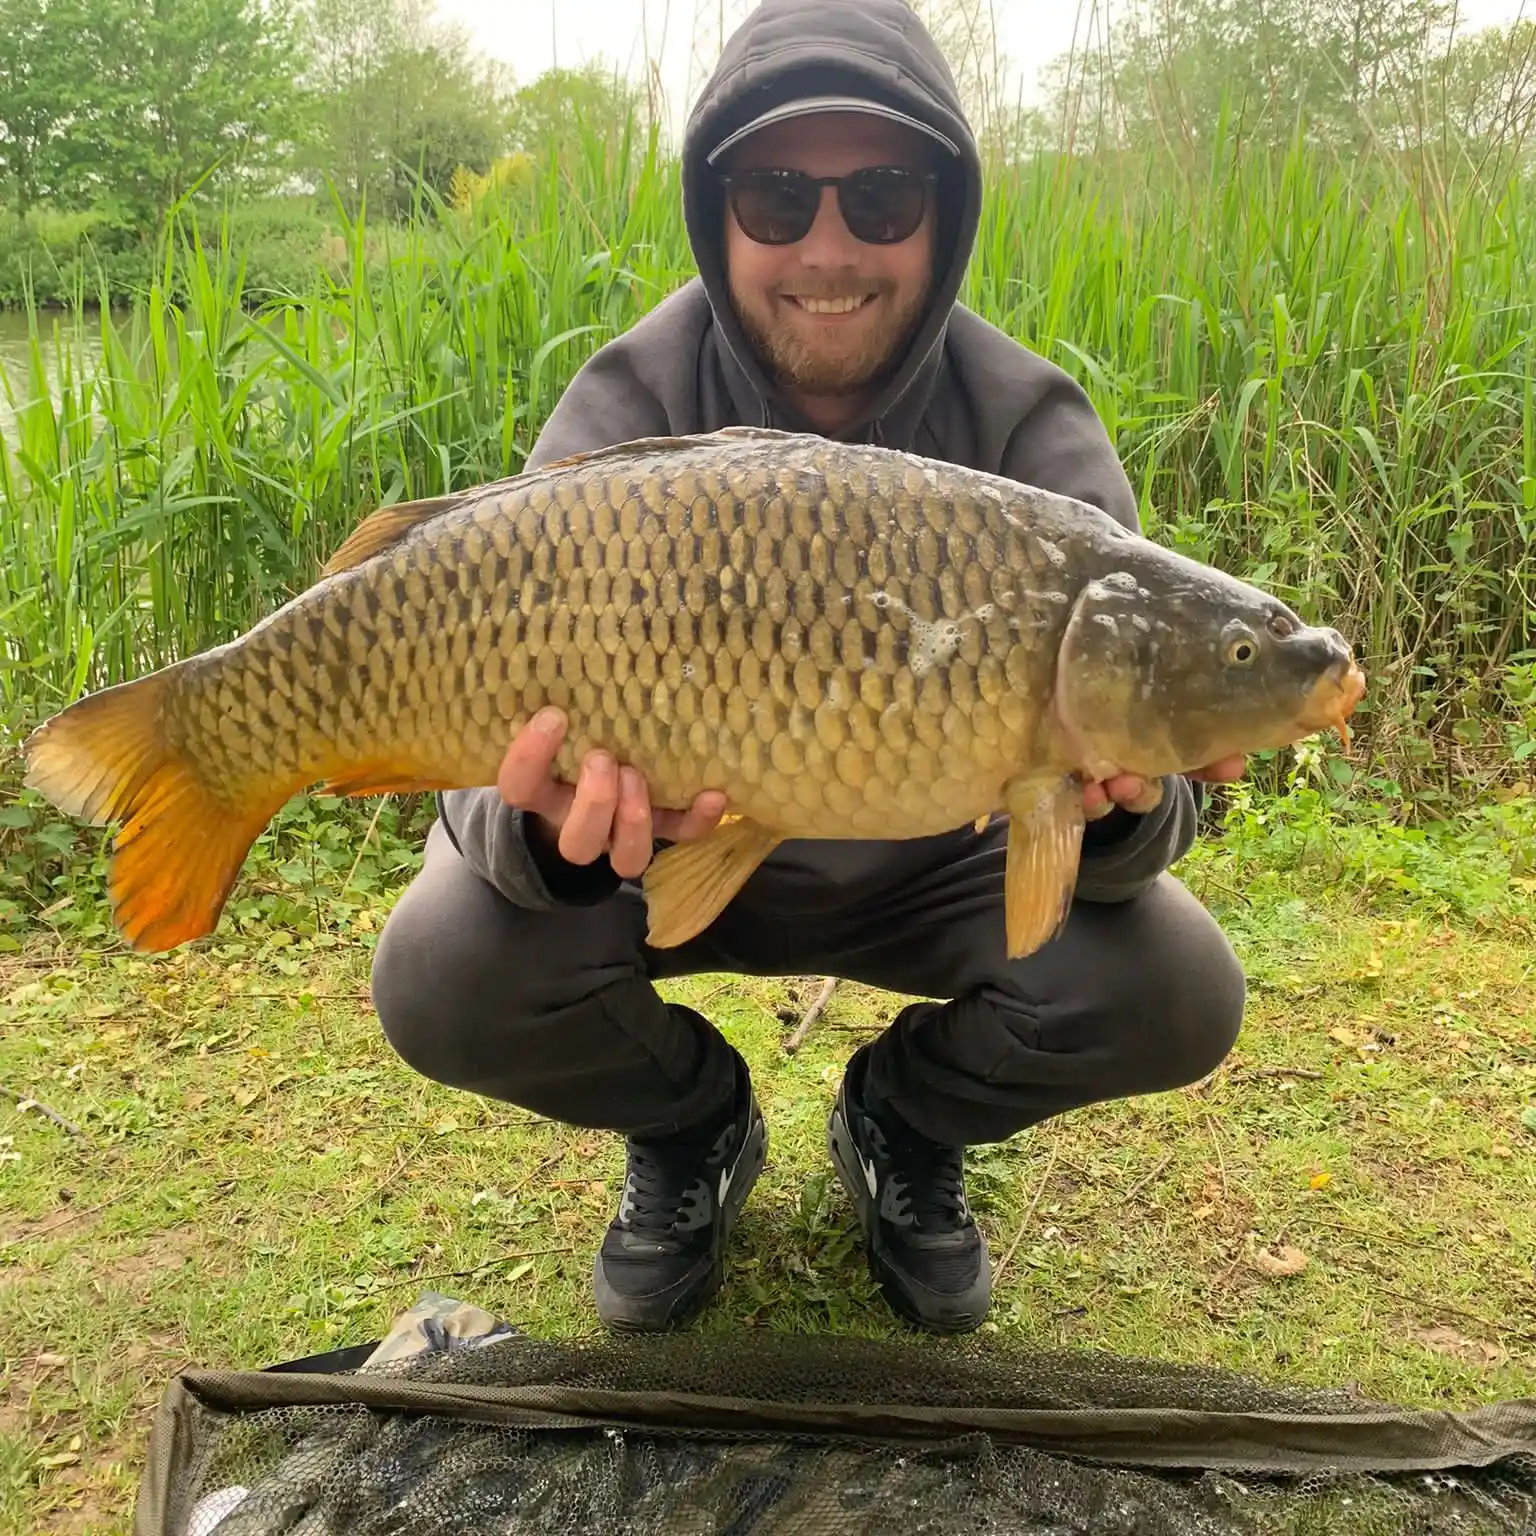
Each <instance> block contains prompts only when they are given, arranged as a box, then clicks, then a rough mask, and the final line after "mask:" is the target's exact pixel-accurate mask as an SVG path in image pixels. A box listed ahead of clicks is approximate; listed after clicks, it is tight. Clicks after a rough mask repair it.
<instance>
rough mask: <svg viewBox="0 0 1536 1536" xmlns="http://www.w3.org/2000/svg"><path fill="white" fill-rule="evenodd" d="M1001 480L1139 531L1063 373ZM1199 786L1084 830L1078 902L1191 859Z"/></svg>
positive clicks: (1092, 416) (1088, 405)
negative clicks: (1092, 509)
mask: <svg viewBox="0 0 1536 1536" xmlns="http://www.w3.org/2000/svg"><path fill="white" fill-rule="evenodd" d="M1002 472H1003V474H1005V475H1006V476H1008V478H1009V479H1011V480H1017V481H1019V482H1020V483H1021V484H1024V485H1037V486H1040V487H1041V488H1042V489H1044V490H1049V491H1055V492H1057V494H1058V495H1062V496H1074V497H1076V498H1077V499H1078V500H1079V501H1086V502H1089V503H1090V504H1091V505H1093V506H1096V507H1102V508H1103V510H1104V511H1106V512H1108V513H1109V515H1110V516H1111V517H1113V518H1115V519H1116V521H1118V522H1120V523H1123V524H1124V525H1125V526H1126V527H1127V528H1131V529H1134V530H1135V531H1137V532H1140V531H1141V519H1140V517H1139V516H1138V515H1137V511H1136V494H1135V492H1134V491H1133V490H1132V489H1131V482H1130V480H1129V479H1128V477H1127V476H1126V473H1125V469H1124V466H1123V465H1122V464H1121V463H1120V459H1119V456H1118V455H1117V454H1116V453H1115V449H1114V445H1113V444H1112V443H1111V442H1110V439H1109V433H1108V432H1107V431H1106V430H1105V428H1104V423H1103V422H1102V421H1101V420H1100V419H1099V415H1098V412H1097V411H1095V410H1094V408H1093V402H1092V401H1091V400H1089V398H1088V396H1087V394H1086V392H1085V391H1084V390H1083V389H1082V387H1081V386H1080V385H1079V384H1078V383H1077V381H1076V380H1075V379H1073V378H1072V377H1071V376H1070V375H1068V374H1066V373H1061V374H1060V375H1059V377H1058V378H1056V379H1054V380H1053V381H1052V382H1051V383H1050V384H1049V385H1047V387H1046V388H1045V389H1044V390H1042V391H1041V392H1040V394H1039V395H1038V396H1037V397H1036V399H1035V400H1034V402H1033V404H1032V406H1031V408H1030V410H1029V411H1028V413H1027V414H1026V415H1025V416H1024V418H1023V419H1022V420H1021V421H1020V422H1019V424H1018V426H1017V427H1016V428H1015V429H1014V432H1013V435H1012V437H1011V438H1010V440H1009V443H1008V447H1007V451H1006V453H1005V455H1004V459H1003V466H1002ZM1203 800H1204V794H1203V788H1202V786H1201V785H1199V784H1196V783H1194V782H1192V781H1191V780H1189V779H1186V778H1185V777H1184V776H1183V775H1182V774H1170V775H1168V776H1167V777H1166V778H1165V779H1164V780H1163V798H1162V799H1161V800H1160V801H1159V802H1158V804H1157V805H1156V807H1155V808H1154V809H1152V810H1151V811H1148V812H1147V813H1146V814H1145V815H1143V816H1138V815H1137V814H1135V812H1133V811H1127V810H1124V809H1123V808H1121V807H1119V806H1116V807H1115V809H1114V810H1112V811H1111V812H1110V813H1109V814H1108V815H1107V816H1103V817H1101V818H1100V819H1099V820H1098V821H1092V822H1089V823H1088V826H1087V827H1086V828H1085V829H1084V832H1083V852H1082V858H1081V860H1080V863H1079V867H1078V877H1077V895H1078V896H1080V897H1081V898H1082V899H1083V900H1084V901H1103V902H1114V901H1130V900H1131V899H1132V898H1133V897H1135V896H1139V895H1140V894H1141V893H1142V892H1143V891H1144V890H1146V888H1147V887H1148V886H1149V885H1151V884H1152V882H1153V881H1154V880H1155V879H1156V878H1157V877H1158V876H1159V875H1160V874H1162V872H1163V871H1164V870H1165V869H1167V868H1168V867H1169V866H1170V865H1172V864H1175V863H1177V862H1178V860H1180V859H1181V858H1183V857H1184V855H1185V854H1186V853H1188V852H1189V850H1190V847H1191V846H1192V845H1193V843H1194V841H1195V834H1196V831H1197V828H1198V823H1199V817H1200V807H1201V805H1202V803H1203Z"/></svg>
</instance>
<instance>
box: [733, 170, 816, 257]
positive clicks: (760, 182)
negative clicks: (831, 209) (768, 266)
mask: <svg viewBox="0 0 1536 1536" xmlns="http://www.w3.org/2000/svg"><path fill="white" fill-rule="evenodd" d="M820 198H821V189H820V188H819V187H817V186H816V184H815V183H814V182H813V181H812V180H811V179H810V177H809V176H805V175H802V174H801V173H800V172H798V171H747V172H746V173H745V174H743V175H739V176H735V177H733V178H732V180H731V208H732V211H733V212H734V213H735V215H736V222H737V223H738V224H740V225H741V227H742V229H743V230H744V231H745V233H746V235H747V237H748V238H749V239H752V240H756V241H757V242H758V243H759V244H761V245H793V244H794V243H795V241H797V240H803V239H804V238H805V237H806V235H807V234H809V233H810V228H811V225H812V224H814V223H815V222H816V205H817V203H818V202H819V201H820Z"/></svg>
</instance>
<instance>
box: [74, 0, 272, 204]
mask: <svg viewBox="0 0 1536 1536" xmlns="http://www.w3.org/2000/svg"><path fill="white" fill-rule="evenodd" d="M90 3H91V4H92V5H93V6H99V5H104V4H114V5H115V4H116V0H90ZM114 20H115V21H116V22H117V27H116V29H115V30H116V37H115V39H113V38H111V37H109V38H108V39H107V43H108V47H107V49H106V50H105V51H106V52H107V54H108V57H109V58H111V57H114V56H115V61H116V65H117V67H116V69H115V70H113V71H111V76H112V79H113V81H114V86H115V89H114V90H113V92H112V97H111V99H110V100H109V101H108V103H107V104H106V106H105V110H104V112H103V115H102V127H103V129H104V131H105V134H106V136H107V139H106V142H105V143H103V145H102V148H103V151H104V155H105V156H109V158H106V159H104V161H103V172H102V174H103V176H104V179H105V178H109V180H108V181H107V188H108V191H109V196H111V197H112V199H113V200H116V201H120V202H121V203H122V205H123V207H124V210H125V211H126V212H127V213H128V214H129V215H130V216H133V217H136V218H138V219H139V220H140V221H141V222H142V223H152V222H155V221H157V220H158V219H159V218H160V217H161V216H162V215H163V214H164V213H165V211H166V210H167V209H168V208H169V207H170V206H171V205H172V204H173V203H174V202H175V201H176V200H177V199H178V198H181V197H182V196H184V195H185V194H186V193H187V192H188V191H189V190H190V189H191V188H192V187H193V186H194V185H196V184H197V183H199V182H202V181H204V179H205V178H208V180H207V182H206V184H207V185H208V186H209V187H215V186H218V185H220V184H221V183H228V182H231V181H236V182H240V183H241V184H243V185H249V184H250V182H251V181H252V180H253V179H260V178H261V177H262V176H263V175H264V173H270V172H272V171H274V170H276V169H277V168H278V167H279V166H280V164H281V163H282V162H283V160H285V159H286V157H287V154H288V153H289V145H290V140H291V135H292V134H293V132H294V130H295V129H296V127H297V125H298V97H297V94H296V92H295V90H294V85H293V82H294V78H295V75H296V73H297V71H298V69H299V67H300V64H301V60H302V53H301V45H300V39H299V37H298V35H297V31H296V28H295V25H294V17H293V15H292V13H291V12H290V11H289V10H288V9H287V7H286V5H285V3H284V0H139V3H137V4H131V5H126V6H122V7H121V8H120V9H118V10H117V11H116V14H115V16H114ZM114 40H115V41H116V43H117V45H118V46H117V47H116V48H115V49H114V48H112V47H111V46H110V45H111V43H112V42H113V41H114ZM210 173H213V174H212V175H211V176H210Z"/></svg>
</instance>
